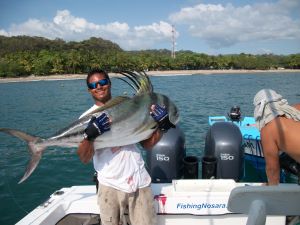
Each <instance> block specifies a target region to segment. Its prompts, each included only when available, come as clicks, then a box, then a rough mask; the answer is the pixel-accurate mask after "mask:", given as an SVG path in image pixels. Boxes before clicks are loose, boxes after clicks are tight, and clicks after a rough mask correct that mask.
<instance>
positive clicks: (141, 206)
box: [78, 69, 175, 225]
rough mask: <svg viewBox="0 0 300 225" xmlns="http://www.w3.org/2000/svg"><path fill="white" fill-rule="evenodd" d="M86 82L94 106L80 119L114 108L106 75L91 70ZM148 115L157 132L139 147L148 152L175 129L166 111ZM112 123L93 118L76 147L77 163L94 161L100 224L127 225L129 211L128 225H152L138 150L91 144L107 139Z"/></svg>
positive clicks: (153, 219) (147, 180) (157, 109)
mask: <svg viewBox="0 0 300 225" xmlns="http://www.w3.org/2000/svg"><path fill="white" fill-rule="evenodd" d="M86 82H87V86H88V91H89V93H90V94H91V96H92V97H93V99H94V101H95V104H94V106H92V107H91V108H90V109H89V110H87V111H86V112H85V113H83V114H82V115H81V117H84V116H85V115H88V114H90V113H91V112H93V111H94V110H96V109H97V108H99V107H103V108H104V109H105V107H108V106H107V105H109V104H112V105H113V103H111V102H110V100H111V99H112V96H111V81H110V79H109V76H108V74H107V73H106V72H105V71H103V70H98V69H96V70H92V71H91V72H90V73H89V74H88V76H87V79H86ZM125 101H126V99H125ZM132 113H134V112H132ZM148 113H150V115H151V116H152V118H153V119H154V121H156V122H157V124H158V126H157V127H158V129H156V130H155V131H154V132H152V134H151V136H150V137H149V138H148V139H146V140H142V141H141V142H140V144H141V145H142V146H143V147H144V148H146V149H151V148H152V147H153V146H154V145H155V144H156V143H157V142H158V141H159V139H160V138H161V136H162V131H166V130H168V129H169V128H171V127H175V126H174V125H173V123H171V122H170V120H169V115H168V110H167V109H166V108H165V107H161V106H160V105H158V104H153V105H151V108H149V109H148ZM124 116H128V115H124ZM113 123H114V118H113V117H112V118H111V117H110V115H108V114H107V113H106V112H105V110H103V113H101V114H100V115H99V116H98V117H92V118H91V120H90V122H89V124H88V126H87V127H86V129H85V132H84V137H83V140H82V141H81V143H80V144H79V147H78V155H79V158H80V160H81V161H82V162H83V163H88V162H89V161H90V160H91V158H93V163H94V168H95V170H96V171H97V178H98V182H99V190H98V205H99V207H100V218H101V223H102V224H103V225H119V224H127V223H126V219H125V217H124V212H125V210H126V209H128V212H129V219H130V221H131V224H133V225H141V224H145V225H146V224H147V225H150V224H155V223H156V213H155V210H154V205H153V196H152V192H151V188H150V184H151V177H150V176H149V174H148V172H147V170H146V168H145V165H144V164H145V163H144V161H143V158H142V155H141V153H140V150H139V149H138V148H137V146H136V145H135V144H128V145H125V146H116V147H108V148H104V149H101V150H100V151H95V149H94V140H95V139H96V138H97V137H99V138H98V140H99V139H101V135H103V134H104V133H106V136H108V135H109V133H110V132H111V125H113ZM127 126H130V124H128V125H127ZM120 132H122V131H120ZM112 136H113V135H112ZM97 150H99V149H97ZM127 207H128V208H127Z"/></svg>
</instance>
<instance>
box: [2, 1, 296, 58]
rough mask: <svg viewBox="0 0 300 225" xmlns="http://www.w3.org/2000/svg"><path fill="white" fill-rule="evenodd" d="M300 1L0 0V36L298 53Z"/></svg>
mask: <svg viewBox="0 0 300 225" xmlns="http://www.w3.org/2000/svg"><path fill="white" fill-rule="evenodd" d="M299 12H300V1H299V0H253V1H250V0H240V1H238V0H232V1H227V0H211V1H208V0H207V1H205V0H185V1H184V0H1V1H0V35H5V36H16V35H29V36H42V37H47V38H50V39H55V38H61V39H64V40H66V41H70V40H75V41H80V40H85V39H88V38H89V37H92V36H94V37H102V38H104V39H108V40H111V41H113V42H115V43H117V44H118V45H119V46H120V47H121V48H123V49H124V50H142V49H162V48H165V49H170V50H171V48H172V25H174V27H175V29H176V32H175V36H176V47H175V48H176V50H177V51H178V50H191V51H194V52H199V53H206V54H214V55H215V54H232V53H242V52H244V53H251V54H264V53H274V54H293V53H300V13H299Z"/></svg>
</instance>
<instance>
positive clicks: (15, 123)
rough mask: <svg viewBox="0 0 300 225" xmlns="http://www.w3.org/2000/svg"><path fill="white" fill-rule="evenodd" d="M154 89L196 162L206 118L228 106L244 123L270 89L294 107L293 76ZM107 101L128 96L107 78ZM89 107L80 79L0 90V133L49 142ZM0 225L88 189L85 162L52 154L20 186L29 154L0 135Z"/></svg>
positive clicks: (210, 78)
mask: <svg viewBox="0 0 300 225" xmlns="http://www.w3.org/2000/svg"><path fill="white" fill-rule="evenodd" d="M151 81H152V83H153V85H154V90H155V91H156V92H159V93H163V94H166V95H168V96H169V97H170V98H171V99H172V101H173V102H174V103H175V104H176V105H177V106H178V108H179V110H180V124H179V126H180V128H181V129H182V130H183V131H184V133H185V139H186V150H187V154H188V155H196V156H198V157H199V158H200V157H201V155H202V151H203V149H204V139H205V135H206V131H207V129H208V116H209V115H211V116H213V115H216V116H217V115H227V112H228V111H229V109H230V108H231V106H233V105H239V106H240V107H241V111H242V114H243V115H245V116H252V115H253V104H252V101H253V97H254V95H255V94H256V93H257V91H259V90H260V89H262V88H271V89H274V90H275V91H277V92H278V93H280V94H281V95H283V96H284V97H285V98H286V99H288V101H289V103H290V104H295V103H299V102H300V73H261V74H260V73H255V74H218V75H216V74H212V75H203V76H199V75H191V76H163V77H151ZM112 82H113V94H114V95H121V94H127V95H129V96H130V95H132V93H133V91H132V90H131V89H130V88H129V87H128V86H127V85H126V84H125V83H123V82H122V81H120V80H118V79H116V78H113V79H112ZM92 104H93V101H92V99H91V97H90V95H89V94H88V92H87V90H86V86H85V81H84V80H68V81H36V82H24V83H0V127H10V128H14V129H19V130H22V131H25V132H27V133H29V134H33V135H35V136H40V137H48V136H50V135H52V134H53V133H55V132H56V131H58V130H59V129H61V128H63V127H65V126H66V125H68V124H69V123H70V122H72V121H74V120H76V119H77V118H78V116H79V115H80V114H81V113H82V112H83V111H85V110H86V109H87V108H88V107H90V106H91V105H92ZM0 154H1V157H0V202H1V203H0V224H6V225H10V224H15V223H16V222H17V221H18V220H20V219H21V218H22V217H24V216H25V215H26V214H27V213H28V212H29V211H31V210H32V209H33V208H35V207H36V206H37V205H39V204H40V203H42V202H43V201H45V200H46V199H47V198H48V197H49V195H50V194H51V193H53V192H54V191H56V190H58V189H60V188H61V187H66V186H72V185H90V184H93V181H92V175H93V166H92V163H89V164H87V165H84V164H82V163H81V162H80V161H79V159H78V157H77V154H76V149H64V148H59V147H52V148H49V149H47V150H46V151H45V153H44V155H43V157H42V159H41V161H40V164H39V166H38V167H37V169H36V170H35V171H34V173H33V174H32V175H31V176H30V177H29V179H27V180H26V181H25V182H24V183H22V184H17V183H18V181H19V179H20V178H21V177H22V176H23V173H24V171H25V168H26V165H27V162H28V160H29V158H30V157H29V154H28V151H27V146H26V144H25V143H24V142H22V141H20V140H19V139H17V138H14V137H11V136H8V135H6V134H3V133H0Z"/></svg>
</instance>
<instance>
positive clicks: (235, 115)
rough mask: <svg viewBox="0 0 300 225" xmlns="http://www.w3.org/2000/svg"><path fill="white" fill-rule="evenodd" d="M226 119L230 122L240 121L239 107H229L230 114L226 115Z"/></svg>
mask: <svg viewBox="0 0 300 225" xmlns="http://www.w3.org/2000/svg"><path fill="white" fill-rule="evenodd" d="M228 117H229V118H230V119H231V120H232V121H240V119H241V117H242V113H241V108H240V107H239V106H233V107H231V109H230V112H229V113H228Z"/></svg>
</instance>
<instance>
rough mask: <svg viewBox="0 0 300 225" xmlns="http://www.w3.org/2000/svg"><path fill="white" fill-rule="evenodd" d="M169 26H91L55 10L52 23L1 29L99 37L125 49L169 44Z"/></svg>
mask: <svg viewBox="0 0 300 225" xmlns="http://www.w3.org/2000/svg"><path fill="white" fill-rule="evenodd" d="M171 30H172V26H171V25H170V24H168V23H167V22H164V21H160V22H159V23H153V24H151V25H144V26H136V27H133V28H130V27H129V25H128V24H127V23H120V22H117V21H116V22H112V23H107V24H94V23H91V22H88V21H87V20H86V19H84V18H79V17H75V16H73V15H72V14H71V13H70V12H69V11H68V10H61V11H57V13H56V15H55V17H54V18H53V21H52V22H45V21H40V20H38V19H29V20H27V21H26V22H24V23H21V24H18V25H16V24H14V25H12V26H11V27H10V28H9V30H8V31H5V30H0V34H2V35H5V36H16V35H29V36H43V37H47V38H50V39H54V38H62V39H64V40H77V41H80V40H84V39H88V38H89V37H92V36H94V37H101V38H104V39H108V40H111V41H113V42H115V43H117V44H119V45H120V46H121V47H122V48H124V49H126V50H136V49H146V48H151V47H153V46H154V44H155V43H157V42H164V41H170V36H171Z"/></svg>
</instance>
